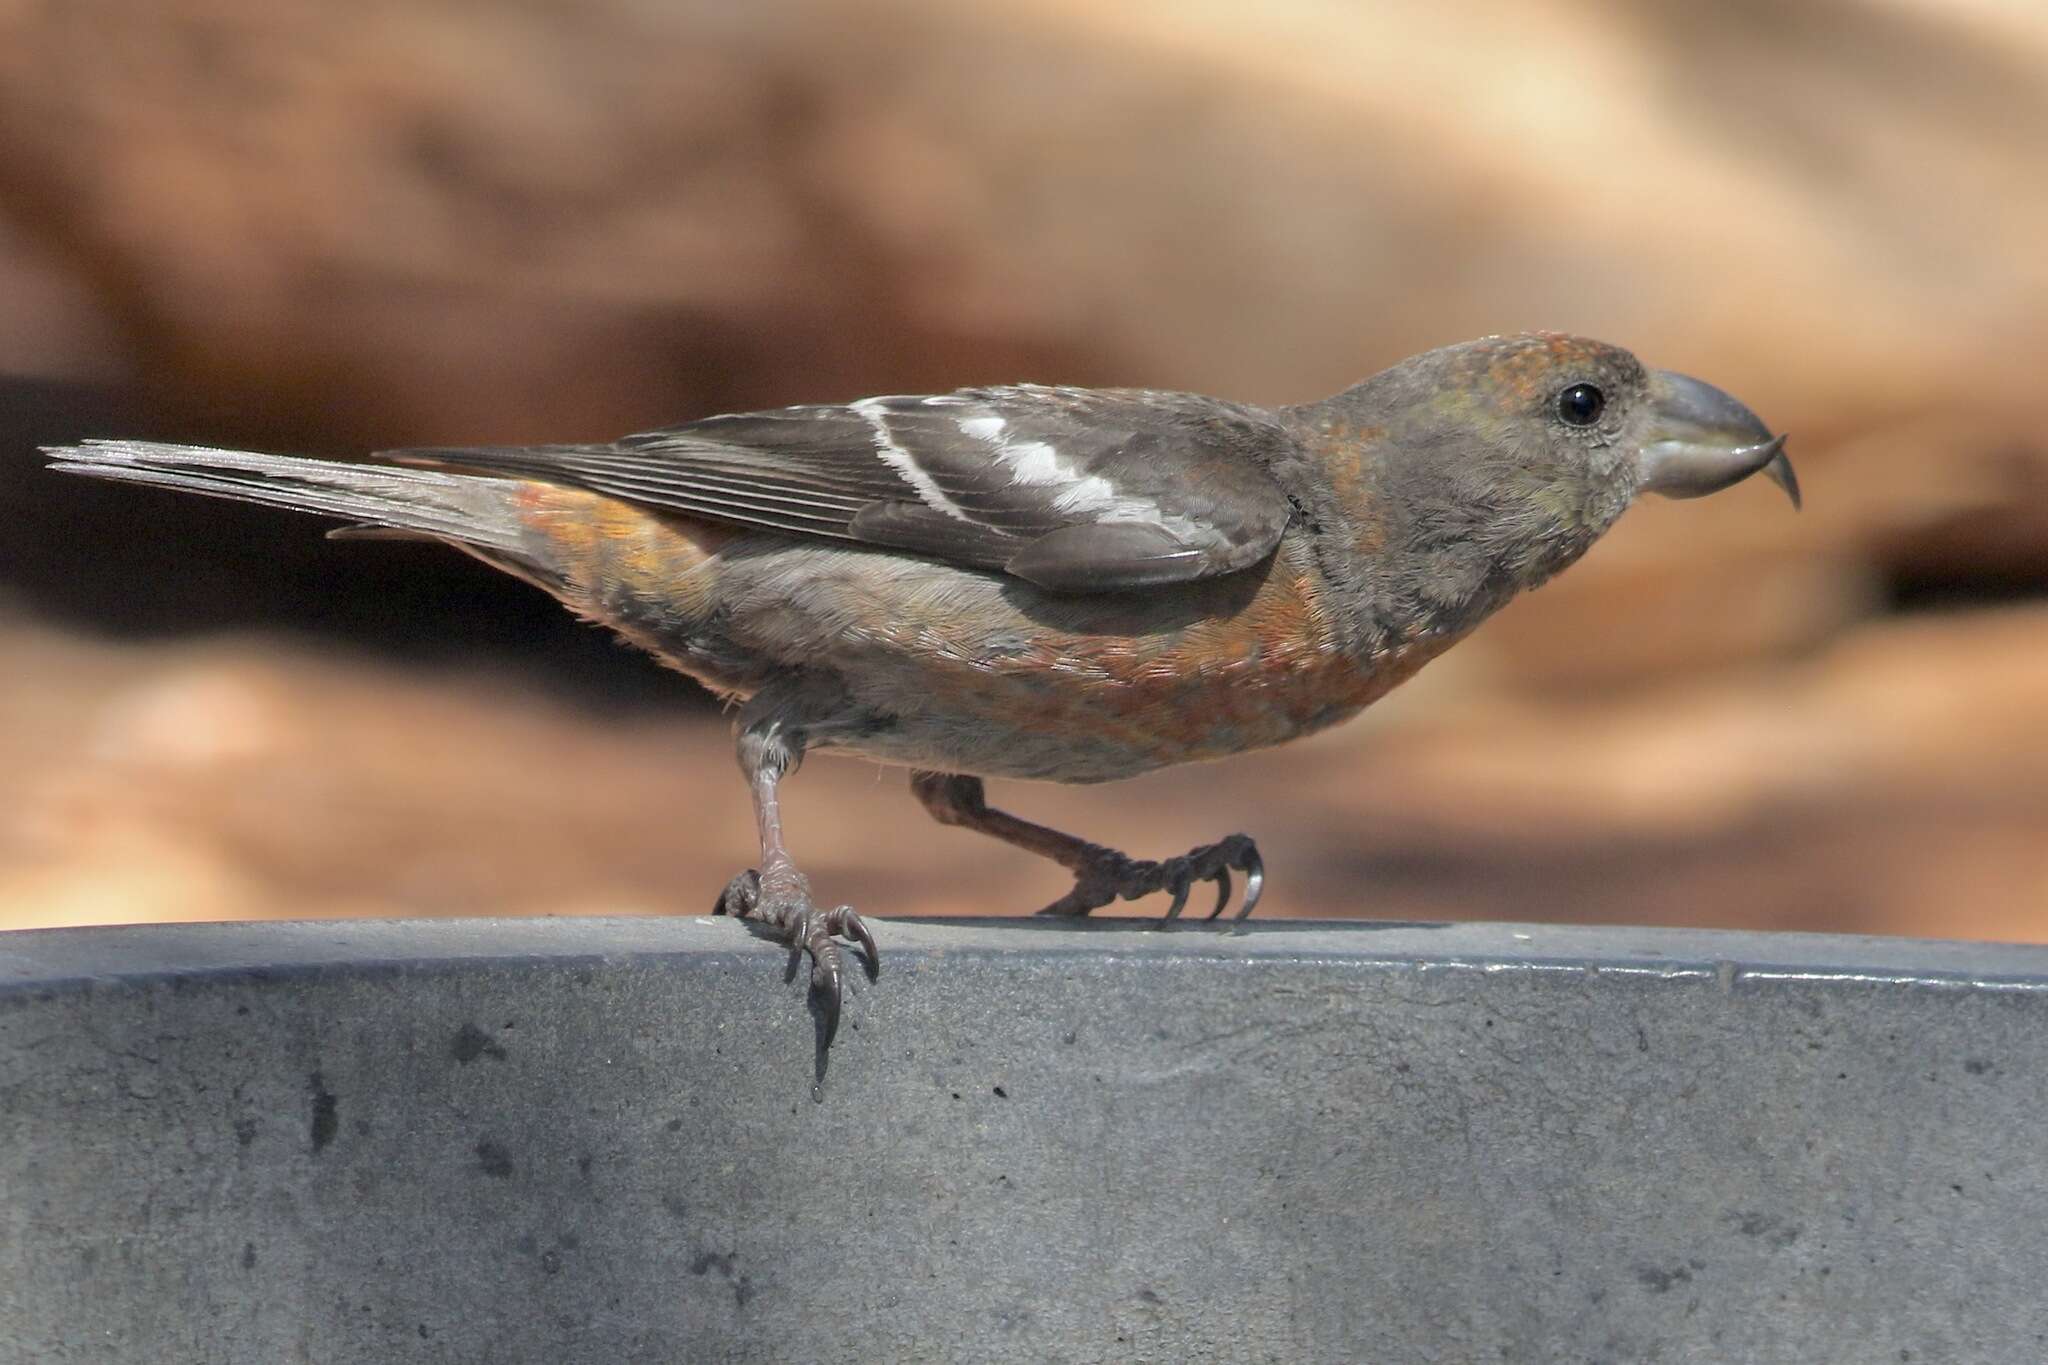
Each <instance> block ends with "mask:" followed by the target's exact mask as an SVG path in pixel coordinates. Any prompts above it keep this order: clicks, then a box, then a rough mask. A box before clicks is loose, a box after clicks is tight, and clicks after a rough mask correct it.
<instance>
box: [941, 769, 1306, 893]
mask: <svg viewBox="0 0 2048 1365" xmlns="http://www.w3.org/2000/svg"><path fill="white" fill-rule="evenodd" d="M910 789H911V790H912V791H913V792H915V793H917V799H918V800H919V801H922V802H923V803H924V808H925V809H926V810H928V811H930V812H931V813H932V818H933V819H935V820H937V821H938V822H939V823H940V824H942V825H958V826H959V827H961V828H962V829H971V830H978V831H979V832H981V833H983V834H987V835H992V836H994V837H995V838H998V839H1001V840H1002V841H1003V842H1004V843H1006V844H1015V845H1016V846H1017V847H1018V848H1022V849H1029V850H1030V851H1031V852H1033V853H1036V854H1037V855H1038V856H1040V857H1041V858H1050V859H1052V860H1053V861H1054V862H1056V863H1058V864H1059V865H1060V866H1061V867H1064V868H1066V869H1067V870H1068V871H1069V872H1071V873H1073V874H1074V889H1073V890H1072V891H1069V892H1068V893H1067V894H1066V895H1064V896H1062V897H1060V898H1059V899H1058V900H1056V901H1054V902H1053V903H1052V904H1051V905H1048V906H1046V907H1045V909H1043V910H1041V911H1039V912H1038V913H1039V914H1041V915H1085V914H1087V913H1088V912H1089V911H1090V910H1094V909H1097V908H1099V907H1101V906H1104V905H1108V904H1109V903H1110V902H1111V901H1114V900H1127V901H1129V900H1136V899H1138V898H1139V897H1140V896H1149V895H1151V894H1152V893H1153V892H1155V891H1169V892H1171V893H1172V894H1173V904H1172V905H1170V906H1168V907H1167V910H1166V918H1167V919H1169V920H1171V919H1177V918H1178V917H1179V916H1180V912H1181V909H1182V908H1183V907H1184V906H1186V905H1187V903H1188V893H1189V891H1190V890H1192V889H1193V887H1194V884H1195V883H1196V882H1201V881H1213V882H1215V883H1216V908H1215V909H1214V910H1211V911H1210V912H1209V918H1210V919H1215V918H1216V917H1217V916H1218V915H1221V914H1222V913H1223V908H1224V906H1226V905H1228V904H1229V903H1230V889H1231V887H1230V874H1231V872H1232V871H1233V870H1235V871H1238V872H1242V873H1244V899H1243V901H1241V902H1240V903H1239V905H1238V911H1237V914H1236V916H1235V917H1234V918H1233V919H1232V921H1231V922H1232V923H1237V922H1238V921H1241V920H1243V919H1244V917H1245V916H1246V915H1249V914H1250V913H1251V912H1252V910H1253V909H1254V908H1255V907H1256V906H1257V905H1258V903H1259V893H1260V892H1261V891H1263V890H1264V889H1265V884H1266V866H1265V863H1264V862H1263V861H1262V860H1261V859H1260V858H1259V850H1258V846H1257V845H1256V844H1254V843H1252V841H1251V839H1250V838H1248V837H1247V836H1245V835H1242V834H1233V835H1231V836H1230V837H1229V838H1227V839H1221V840H1218V841H1217V842H1216V843H1213V844H1205V845H1203V846H1202V847H1200V848H1196V849H1190V850H1189V851H1188V852H1186V853H1183V854H1182V855H1181V856H1180V857H1178V858H1166V859H1163V860H1161V861H1159V862H1139V861H1137V860H1135V859H1132V858H1127V857H1125V856H1124V855H1123V854H1121V853H1118V852H1117V851H1116V850H1115V849H1112V848H1104V847H1102V845H1100V844H1091V843H1089V842H1088V841H1087V840H1086V839H1079V838H1076V837H1075V836H1073V835H1071V834H1062V833H1060V832H1059V831H1058V830H1056V829H1048V828H1046V827H1045V826H1044V825H1035V824H1033V823H1031V822H1030V821H1029V820H1020V819H1018V818H1017V817H1016V816H1014V815H1011V814H1009V813H1008V812H1007V811H999V810H996V809H994V808H993V807H991V806H990V805H989V804H988V799H987V796H986V794H985V793H984V791H983V789H982V784H981V779H980V778H978V777H968V776H966V775H965V774H962V773H926V772H920V773H913V774H911V778H910Z"/></svg>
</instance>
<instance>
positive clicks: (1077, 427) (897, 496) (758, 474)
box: [388, 385, 1294, 592]
mask: <svg viewBox="0 0 2048 1365" xmlns="http://www.w3.org/2000/svg"><path fill="white" fill-rule="evenodd" d="M1293 441H1294V438H1293V437H1292V436H1291V435H1290V434H1289V433H1288V432H1287V431H1286V430H1285V429H1283V428H1282V427H1281V426H1280V425H1279V424H1278V423H1277V422H1276V421H1274V420H1273V419H1272V418H1271V417H1269V416H1267V415H1266V414H1264V413H1262V412H1260V411H1258V410H1257V409H1254V408H1248V407H1243V406H1239V405H1237V404H1232V403H1225V402H1222V401H1220V400H1217V399H1213V398H1203V397H1199V396H1197V395H1194V394H1179V393H1161V392H1153V391H1149V390H1134V389H1077V388H1053V387H1044V386H1039V385H1017V386H1012V387H1005V388H986V389H963V390H961V391H959V392H957V393H950V394H936V395H931V396H908V397H887V398H867V399H862V400H861V401H860V402H857V403H849V404H845V405H840V406H814V407H796V408H782V409H778V410H775V411H770V412H751V413H736V414H732V415H729V416H723V417H708V418H705V419H704V420H703V421H699V422H691V423H689V424H687V425H685V426H680V427H672V428H668V429H666V430H662V431H651V432H646V433H644V434H641V435H638V436H629V437H627V438H626V439H624V440H622V441H618V442H615V443H613V444H611V445H603V446H532V447H518V448H473V449H439V450H407V451H393V452H388V454H389V455H390V456H391V457H392V458H395V459H399V460H403V461H406V462H417V463H431V464H436V465H441V466H450V467H456V468H469V469H484V470H491V471H494V472H499V473H510V474H520V475H528V476H531V477H534V478H540V479H550V480H554V481H556V482H561V483H569V484H575V485H578V486H580V487H584V488H589V489H592V490H594V491H596V492H600V493H605V494H609V495H611V496H613V497H618V498H624V499H627V500H629V501H632V502H636V503H641V504H643V505H646V506H649V507H658V508H664V509H668V510H673V511H677V512H686V513H688V514H690V515H691V516H696V517H703V518H705V519H707V520H711V521H720V522H728V523H732V524H735V525H740V526H750V527H763V528H767V529H771V530H776V531H783V532H789V533H792V534H797V535H807V536H821V537H826V538H830V539H838V540H846V541H854V542H857V543H862V544H869V545H884V546H889V547H892V548H894V549H899V550H907V551H910V552H912V553H916V554H924V555H930V556H933V557H935V558H939V559H945V560H950V561H953V562H955V563H959V564H965V565H971V566H974V567H977V568H986V569H1001V570H1004V571H1006V572H1008V573H1011V574H1014V575H1016V576H1017V577H1019V578H1023V579H1027V580H1029V581H1031V582H1033V583H1037V584H1039V585H1040V586H1042V587H1047V588H1051V589H1054V590H1056V591H1061V592H1112V591H1119V590H1123V589H1129V588H1140V587H1146V586H1150V585H1153V584H1161V583H1180V582H1186V581H1188V580H1190V579H1196V578H1206V577H1210V576H1213V575H1216V574H1224V573H1231V572H1234V571H1235V570H1238V569H1244V568H1249V567H1250V566H1252V565H1254V564H1256V563H1258V562H1260V561H1261V560H1263V559H1265V558H1266V556H1268V555H1270V554H1271V553H1272V552H1273V549H1274V547H1275V546H1276V545H1278V544H1279V542H1280V536H1281V533H1282V532H1283V531H1284V530H1285V529H1286V526H1287V521H1288V518H1289V516H1290V514H1291V512H1292V504H1291V503H1290V502H1289V501H1288V498H1287V495H1286V493H1285V492H1284V491H1283V490H1282V489H1281V487H1280V485H1279V484H1278V483H1276V482H1275V481H1274V479H1273V478H1272V476H1271V475H1270V474H1269V473H1268V472H1267V471H1268V468H1269V464H1270V461H1271V460H1272V458H1273V457H1275V456H1276V455H1278V454H1281V453H1283V452H1286V451H1290V450H1292V449H1293Z"/></svg>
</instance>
